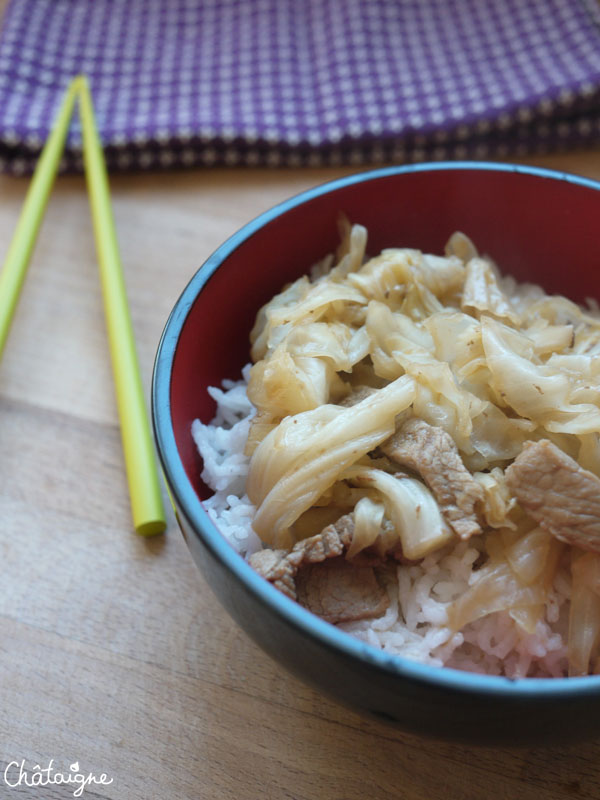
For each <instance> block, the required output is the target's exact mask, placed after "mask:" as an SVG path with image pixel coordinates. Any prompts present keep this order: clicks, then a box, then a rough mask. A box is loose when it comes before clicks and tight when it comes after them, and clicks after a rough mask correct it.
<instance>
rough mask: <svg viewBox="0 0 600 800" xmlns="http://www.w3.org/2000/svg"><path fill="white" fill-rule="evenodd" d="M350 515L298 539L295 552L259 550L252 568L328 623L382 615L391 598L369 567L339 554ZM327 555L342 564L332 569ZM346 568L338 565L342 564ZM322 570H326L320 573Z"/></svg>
mask: <svg viewBox="0 0 600 800" xmlns="http://www.w3.org/2000/svg"><path fill="white" fill-rule="evenodd" d="M353 533H354V520H353V518H352V516H351V515H350V514H345V515H344V516H343V517H340V518H339V519H338V520H337V522H335V523H333V524H332V525H328V526H327V527H326V528H323V530H322V531H321V533H319V534H317V535H316V536H311V537H310V538H309V539H303V540H302V541H300V542H297V543H296V544H295V545H294V547H293V548H292V550H290V551H289V552H288V551H286V550H260V551H259V552H258V553H254V554H253V555H251V556H250V566H252V567H253V568H254V569H255V570H256V572H258V574H259V575H262V577H263V578H266V580H268V581H269V582H270V583H272V584H273V585H274V586H275V587H276V588H277V589H279V590H280V591H281V592H283V593H284V594H286V595H287V596H288V597H291V598H292V600H297V601H298V602H299V603H300V604H301V605H303V606H305V608H308V609H309V610H310V611H314V612H315V613H316V614H319V615H320V616H322V617H323V618H324V619H326V620H327V621H328V622H352V621H354V620H359V619H372V618H374V617H379V616H381V615H382V614H383V613H384V612H385V610H386V609H387V607H388V605H389V598H388V596H387V593H386V591H385V589H383V587H381V586H380V585H379V583H378V581H377V577H376V575H375V572H374V570H373V568H372V567H371V566H364V562H362V563H360V562H359V564H358V565H357V564H356V563H353V562H350V561H346V560H345V559H341V558H339V556H342V555H343V553H344V552H345V551H346V550H347V549H348V547H349V546H350V542H351V541H352V535H353ZM328 559H332V561H333V562H336V563H337V562H339V563H338V565H337V566H336V567H335V568H333V569H330V568H329V562H328ZM342 563H343V565H344V566H340V564H342ZM321 570H322V574H321Z"/></svg>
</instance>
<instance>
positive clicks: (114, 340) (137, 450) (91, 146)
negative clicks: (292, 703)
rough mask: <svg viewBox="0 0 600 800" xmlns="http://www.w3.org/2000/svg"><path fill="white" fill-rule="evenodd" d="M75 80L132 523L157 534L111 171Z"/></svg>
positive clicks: (149, 447)
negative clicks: (114, 211)
mask: <svg viewBox="0 0 600 800" xmlns="http://www.w3.org/2000/svg"><path fill="white" fill-rule="evenodd" d="M76 81H77V91H78V94H79V113H80V117H81V126H82V133H83V159H84V165H85V176H86V180H87V185H88V194H89V197H90V206H91V212H92V222H93V227H94V236H95V239H96V252H97V255H98V266H99V270H100V280H101V284H102V295H103V298H104V313H105V317H106V326H107V330H108V342H109V347H110V354H111V361H112V368H113V377H114V383H115V391H116V395H117V406H118V410H119V418H120V422H121V438H122V442H123V453H124V456H125V468H126V471H127V480H128V482H129V493H130V497H131V511H132V515H133V524H134V526H135V529H136V531H137V532H138V533H139V534H142V535H143V536H152V535H154V534H157V533H162V532H163V531H164V529H165V528H166V522H165V512H164V509H163V504H162V498H161V490H160V482H159V478H158V471H157V468H156V456H155V454H154V444H153V440H152V434H151V432H150V424H149V422H148V414H147V412H146V403H145V400H144V391H143V387H142V380H141V377H140V370H139V364H138V359H137V354H136V349H135V339H134V335H133V327H132V324H131V316H130V313H129V306H128V304H127V294H126V291H125V282H124V279H123V270H122V267H121V259H120V256H119V247H118V244H117V236H116V231H115V223H114V218H113V213H112V208H111V202H110V190H109V186H108V175H107V172H106V164H105V161H104V155H103V152H102V145H101V144H100V138H99V136H98V131H97V128H96V122H95V118H94V108H93V104H92V98H91V94H90V90H89V86H88V82H87V79H86V78H85V77H84V76H80V77H79V78H77V79H76Z"/></svg>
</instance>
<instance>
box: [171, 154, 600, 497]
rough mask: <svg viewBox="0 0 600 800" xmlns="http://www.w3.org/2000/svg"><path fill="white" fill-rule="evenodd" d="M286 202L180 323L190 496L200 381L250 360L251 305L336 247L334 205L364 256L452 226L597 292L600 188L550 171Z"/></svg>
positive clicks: (342, 191) (181, 423)
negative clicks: (354, 226)
mask: <svg viewBox="0 0 600 800" xmlns="http://www.w3.org/2000/svg"><path fill="white" fill-rule="evenodd" d="M340 184H341V185H340ZM294 202H295V201H291V202H290V203H289V204H287V207H286V206H284V208H283V210H282V212H281V213H279V214H278V215H277V216H274V217H273V218H271V219H270V220H269V221H267V222H266V224H264V225H263V226H262V227H259V228H258V230H256V231H255V232H254V233H252V234H251V235H249V236H248V237H247V238H245V239H243V238H242V241H241V242H240V243H239V245H238V246H237V247H236V248H235V249H234V250H233V252H230V253H229V255H227V256H226V258H225V259H224V260H223V263H222V264H221V265H220V266H219V267H218V269H217V270H216V271H215V272H214V274H213V275H212V276H211V277H210V279H209V280H208V282H207V283H206V284H205V285H204V286H203V288H202V290H201V292H200V293H199V294H198V296H197V297H196V298H195V300H194V302H193V304H192V306H191V308H190V310H189V313H188V315H187V318H186V320H185V323H184V325H183V328H182V331H181V336H180V339H179V342H178V345H177V349H176V352H175V356H174V362H173V370H172V380H171V394H170V397H171V413H172V421H173V429H174V434H175V439H176V442H177V446H178V449H179V453H180V456H181V458H182V461H183V464H184V466H185V469H186V472H187V475H188V477H189V479H190V481H191V483H192V485H193V486H194V489H195V490H196V492H197V493H198V494H199V496H200V497H204V496H206V487H204V486H203V484H202V482H201V480H200V477H199V475H200V471H201V462H200V458H199V456H198V454H197V452H196V449H195V446H194V444H193V441H192V438H191V435H190V426H191V423H192V421H193V420H194V419H195V418H196V417H199V418H200V419H202V420H203V421H208V420H209V419H210V418H211V417H212V416H213V414H214V403H213V401H212V400H211V399H210V397H209V396H208V395H207V394H206V387H207V386H211V385H220V382H221V381H222V379H223V378H228V377H233V378H237V377H238V376H239V371H240V368H241V367H242V366H243V365H244V364H245V363H246V362H247V361H248V360H249V340H248V335H249V332H250V329H251V327H252V325H253V322H254V317H255V315H256V312H257V310H258V309H259V307H260V306H261V305H262V304H263V303H265V302H266V301H267V300H269V299H270V298H271V297H272V296H273V295H274V294H275V293H276V292H278V291H279V290H280V289H281V287H282V286H283V285H284V284H285V283H287V282H289V281H291V280H293V279H295V278H297V277H298V276H300V275H302V274H303V273H305V272H306V271H307V270H308V269H309V268H310V266H311V265H312V264H314V263H315V262H316V261H318V260H319V259H321V258H322V257H323V256H324V255H326V254H327V253H329V252H332V251H333V250H334V249H335V248H336V247H337V244H338V233H337V219H338V216H339V214H340V212H343V213H344V214H345V215H346V216H347V217H348V218H349V219H350V221H352V222H359V223H361V224H362V225H365V226H366V228H367V229H368V232H369V240H368V248H367V249H368V253H369V254H371V255H375V254H377V253H378V252H379V251H380V250H381V249H382V248H384V247H415V248H419V249H421V250H425V251H429V252H433V253H441V252H443V247H444V244H445V243H446V241H447V239H448V237H449V236H450V234H451V233H452V232H453V231H455V230H461V231H463V232H464V233H466V234H467V235H468V236H470V237H471V239H472V240H473V241H474V243H475V245H476V246H477V248H478V249H479V250H480V252H483V253H486V254H488V255H490V256H491V257H492V258H493V259H494V260H495V261H496V263H497V264H498V266H499V267H500V268H501V270H502V271H503V272H504V273H508V274H512V275H513V276H515V277H516V278H517V279H519V280H522V281H523V280H526V281H533V282H535V283H539V284H540V285H542V286H543V287H544V288H545V289H546V290H547V291H549V292H554V293H557V292H560V293H562V294H565V295H567V296H568V297H570V298H571V299H573V300H575V301H580V302H581V301H584V300H585V298H587V297H598V295H599V294H600V293H599V291H598V289H599V283H600V281H599V277H598V276H599V274H600V272H599V270H598V266H599V261H600V225H599V220H600V191H598V188H596V187H595V186H594V185H593V184H591V185H586V183H585V182H582V183H578V182H572V181H569V180H566V179H564V178H562V179H561V177H560V175H558V173H555V174H554V175H551V174H546V173H542V172H535V171H533V172H527V171H516V170H513V169H506V168H494V167H493V166H491V165H490V166H488V167H482V168H478V169H473V168H472V167H471V168H468V167H466V166H465V167H447V168H445V169H438V168H434V169H431V170H423V169H419V170H415V171H401V172H395V173H392V174H379V176H376V177H373V178H370V179H368V180H360V179H359V180H358V182H357V181H356V179H354V182H347V183H345V184H344V183H343V182H337V183H336V184H334V185H333V188H332V189H331V190H330V191H326V192H324V193H321V194H316V195H313V196H311V197H309V199H307V200H305V201H304V202H300V203H299V204H298V203H296V204H294ZM216 257H217V258H219V252H217V254H216Z"/></svg>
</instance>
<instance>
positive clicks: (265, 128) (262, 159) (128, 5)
mask: <svg viewBox="0 0 600 800" xmlns="http://www.w3.org/2000/svg"><path fill="white" fill-rule="evenodd" d="M80 72H83V73H86V74H87V75H88V77H89V79H90V83H91V88H92V92H93V96H94V102H95V105H96V111H97V117H98V124H99V128H100V134H101V137H102V141H103V143H104V145H105V147H106V152H107V160H108V163H109V166H110V167H111V168H113V169H148V168H152V169H153V168H157V167H171V166H191V165H217V164H229V165H237V164H241V165H255V164H268V165H272V166H277V165H280V164H281V165H304V164H309V165H315V166H316V165H321V164H342V163H350V164H357V165H359V164H366V163H369V164H370V163H377V162H381V161H396V162H398V161H421V160H427V159H464V158H479V159H481V158H487V157H500V158H502V157H507V156H511V155H517V156H521V155H525V154H527V153H532V152H537V153H539V152H547V151H550V150H556V149H561V148H563V149H564V148H567V147H574V146H578V145H583V144H586V145H589V144H591V143H594V142H597V141H600V11H599V6H598V5H597V3H596V2H595V0H486V1H485V2H482V0H362V1H361V0H134V1H133V2H132V0H93V1H92V0H12V2H10V3H9V5H8V8H7V10H6V14H5V18H4V20H3V24H2V28H1V32H0V169H2V170H4V171H8V172H13V173H16V174H22V173H25V172H28V171H30V170H31V168H32V165H33V163H34V161H35V157H36V154H37V153H38V152H39V150H40V147H41V145H42V142H43V141H44V139H45V137H46V136H47V134H48V130H49V128H50V126H51V123H52V120H53V117H54V114H55V113H56V111H57V108H58V105H59V103H60V99H61V95H62V93H63V92H64V90H65V87H66V86H67V84H68V82H69V80H70V79H71V78H72V77H73V76H74V75H75V74H77V73H80ZM80 150H81V137H80V132H79V124H78V121H77V120H74V122H73V125H72V128H71V133H70V137H69V144H68V150H67V154H66V156H65V159H64V162H63V168H64V169H69V170H73V169H76V170H79V169H81V167H82V162H81V153H80Z"/></svg>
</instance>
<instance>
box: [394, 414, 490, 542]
mask: <svg viewBox="0 0 600 800" xmlns="http://www.w3.org/2000/svg"><path fill="white" fill-rule="evenodd" d="M381 449H382V450H383V452H384V453H385V454H386V456H388V458H391V459H392V460H393V461H395V462H396V463H398V464H401V465H402V466H405V467H409V468H410V469H412V470H414V471H415V472H418V473H419V475H420V476H421V477H422V478H423V480H424V481H425V483H426V484H427V486H428V487H429V488H430V489H431V491H432V493H433V496H434V497H435V499H436V501H437V504H438V506H439V507H440V511H441V512H442V514H443V515H444V517H445V518H446V520H447V522H448V524H449V525H450V526H451V528H452V529H453V530H454V531H455V533H457V534H458V536H460V538H461V539H468V538H469V537H470V536H474V535H475V534H478V533H481V526H480V524H479V520H478V518H477V513H476V510H475V507H476V504H477V503H483V500H484V495H483V489H482V488H481V486H480V485H479V484H478V483H477V481H476V480H475V479H474V478H473V477H472V475H471V473H470V472H469V471H468V470H467V468H466V467H465V465H464V464H463V462H462V459H461V457H460V455H459V453H458V450H457V448H456V445H455V444H454V441H453V440H452V437H451V436H450V435H449V434H448V433H446V431H445V430H444V429H443V428H437V427H434V426H433V425H429V423H427V422H425V421H424V420H422V419H416V418H414V417H413V418H411V419H409V420H408V421H407V422H405V423H404V425H402V427H401V428H400V430H399V431H397V432H396V433H395V434H394V436H392V437H391V438H390V439H388V441H387V442H385V443H384V444H383V445H382V446H381Z"/></svg>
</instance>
